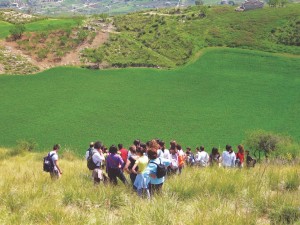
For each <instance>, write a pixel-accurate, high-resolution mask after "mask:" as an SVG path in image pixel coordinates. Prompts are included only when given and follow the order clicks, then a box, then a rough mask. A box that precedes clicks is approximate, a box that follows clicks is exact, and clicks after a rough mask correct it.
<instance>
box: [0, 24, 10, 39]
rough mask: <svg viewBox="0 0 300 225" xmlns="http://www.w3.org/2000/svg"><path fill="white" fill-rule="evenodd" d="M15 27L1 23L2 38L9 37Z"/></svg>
mask: <svg viewBox="0 0 300 225" xmlns="http://www.w3.org/2000/svg"><path fill="white" fill-rule="evenodd" d="M12 26H13V25H11V24H10V23H7V22H4V21H0V30H1V32H0V38H5V37H7V36H8V35H9V30H10V29H11V28H12Z"/></svg>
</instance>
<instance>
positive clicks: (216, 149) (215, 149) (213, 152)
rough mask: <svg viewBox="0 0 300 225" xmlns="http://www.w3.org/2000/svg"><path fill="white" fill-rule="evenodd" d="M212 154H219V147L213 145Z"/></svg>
mask: <svg viewBox="0 0 300 225" xmlns="http://www.w3.org/2000/svg"><path fill="white" fill-rule="evenodd" d="M211 154H212V155H217V154H219V150H218V148H216V147H213V148H212V150H211Z"/></svg>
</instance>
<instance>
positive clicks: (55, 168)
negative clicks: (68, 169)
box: [49, 151, 58, 170]
mask: <svg viewBox="0 0 300 225" xmlns="http://www.w3.org/2000/svg"><path fill="white" fill-rule="evenodd" d="M52 154H54V155H53V156H52V157H51V159H52V162H53V165H54V170H58V169H57V167H56V165H55V161H57V160H58V155H57V152H56V151H51V152H50V153H49V155H52Z"/></svg>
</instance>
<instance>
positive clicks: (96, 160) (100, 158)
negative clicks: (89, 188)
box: [92, 149, 104, 167]
mask: <svg viewBox="0 0 300 225" xmlns="http://www.w3.org/2000/svg"><path fill="white" fill-rule="evenodd" d="M92 158H93V162H94V163H95V164H96V166H97V167H100V165H101V164H102V161H103V160H104V155H103V154H100V153H99V152H98V150H96V149H94V150H93V156H92Z"/></svg>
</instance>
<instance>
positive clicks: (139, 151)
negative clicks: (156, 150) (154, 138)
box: [136, 145, 146, 156]
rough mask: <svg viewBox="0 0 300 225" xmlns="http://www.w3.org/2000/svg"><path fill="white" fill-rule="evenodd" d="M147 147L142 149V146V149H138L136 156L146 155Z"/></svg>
mask: <svg viewBox="0 0 300 225" xmlns="http://www.w3.org/2000/svg"><path fill="white" fill-rule="evenodd" d="M145 147H146V145H145V146H144V147H142V146H140V147H138V148H137V149H136V154H137V155H138V156H143V155H144V153H145V152H146V148H145Z"/></svg>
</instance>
